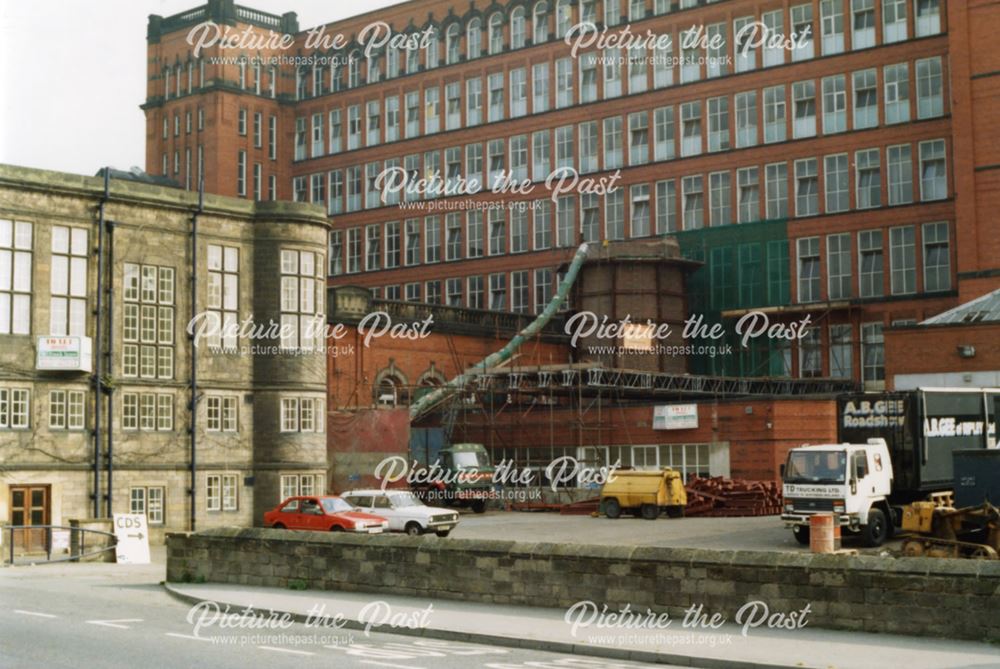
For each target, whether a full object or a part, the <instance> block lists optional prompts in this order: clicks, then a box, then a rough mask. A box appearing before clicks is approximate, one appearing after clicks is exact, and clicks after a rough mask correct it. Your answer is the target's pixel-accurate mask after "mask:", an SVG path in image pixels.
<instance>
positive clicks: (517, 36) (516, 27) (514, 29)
mask: <svg viewBox="0 0 1000 669" xmlns="http://www.w3.org/2000/svg"><path fill="white" fill-rule="evenodd" d="M523 46H524V7H517V8H515V9H514V11H513V12H511V15H510V48H511V49H520V48H521V47H523Z"/></svg>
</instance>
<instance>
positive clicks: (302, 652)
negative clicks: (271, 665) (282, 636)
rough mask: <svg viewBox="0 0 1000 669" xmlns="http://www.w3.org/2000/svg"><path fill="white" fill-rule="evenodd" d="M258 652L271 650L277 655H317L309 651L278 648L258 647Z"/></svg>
mask: <svg viewBox="0 0 1000 669" xmlns="http://www.w3.org/2000/svg"><path fill="white" fill-rule="evenodd" d="M257 649H258V650H271V651H274V652H275V653H289V654H291V655H315V654H316V653H310V652H309V651H307V650H292V649H291V648H276V647H274V646H257Z"/></svg>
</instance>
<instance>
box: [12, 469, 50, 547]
mask: <svg viewBox="0 0 1000 669" xmlns="http://www.w3.org/2000/svg"><path fill="white" fill-rule="evenodd" d="M49 490H50V489H49V486H47V485H31V486H27V485H22V486H11V487H10V524H11V525H14V526H19V525H22V526H25V527H24V529H19V530H14V551H15V552H17V553H39V552H43V551H45V549H46V536H47V532H46V530H45V529H44V527H40V529H30V527H31V526H35V525H37V526H44V525H48V524H49V518H50V512H51V508H50V500H49V497H50V495H49Z"/></svg>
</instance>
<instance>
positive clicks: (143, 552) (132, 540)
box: [114, 513, 149, 564]
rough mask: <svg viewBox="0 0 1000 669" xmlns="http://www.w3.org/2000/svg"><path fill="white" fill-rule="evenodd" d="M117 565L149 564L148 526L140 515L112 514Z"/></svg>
mask: <svg viewBox="0 0 1000 669" xmlns="http://www.w3.org/2000/svg"><path fill="white" fill-rule="evenodd" d="M114 523H115V538H116V539H118V544H117V545H116V546H115V558H116V560H117V562H118V564H149V526H148V524H147V523H146V516H145V515H144V514H141V513H116V514H114Z"/></svg>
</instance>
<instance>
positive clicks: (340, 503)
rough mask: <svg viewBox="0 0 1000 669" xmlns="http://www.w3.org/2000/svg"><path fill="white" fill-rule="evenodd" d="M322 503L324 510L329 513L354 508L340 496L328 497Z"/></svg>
mask: <svg viewBox="0 0 1000 669" xmlns="http://www.w3.org/2000/svg"><path fill="white" fill-rule="evenodd" d="M320 504H322V505H323V510H324V511H326V512H327V513H340V512H341V511H350V510H351V508H352V507H351V505H350V504H348V503H347V502H345V501H344V500H342V499H340V498H339V497H326V498H324V499H323V501H322V502H320Z"/></svg>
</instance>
